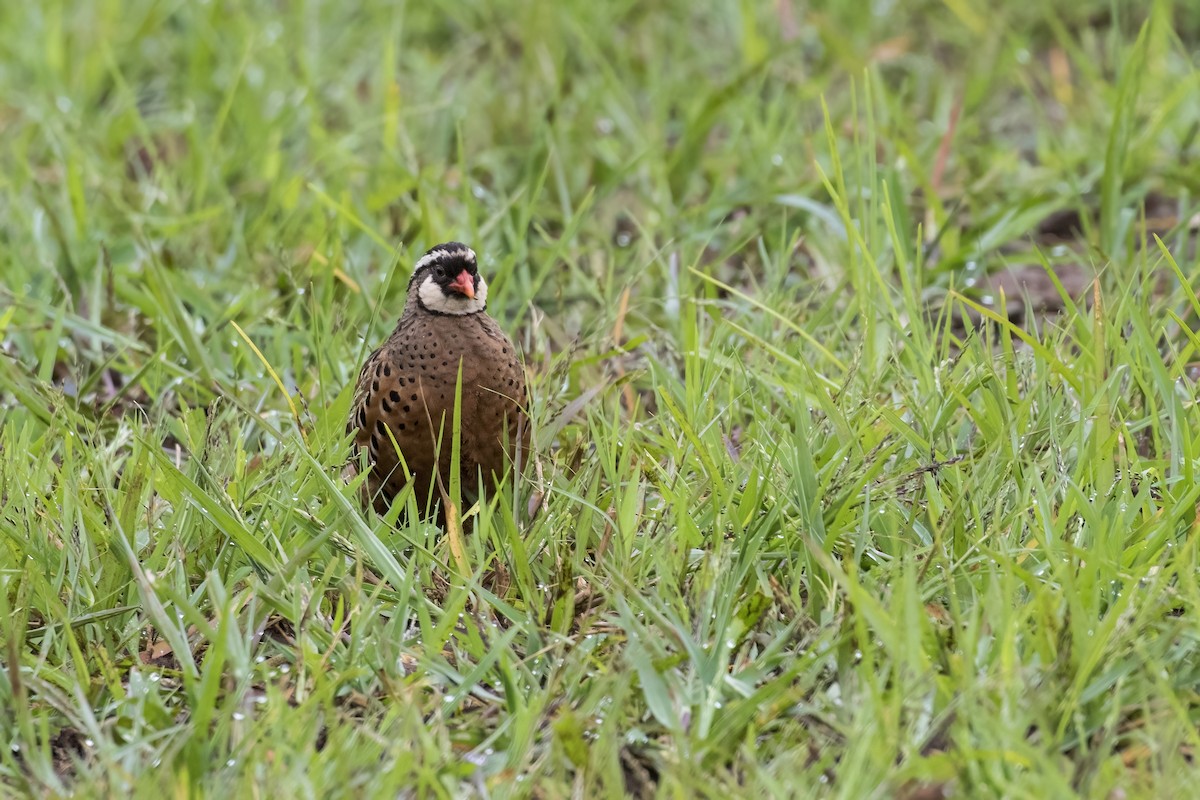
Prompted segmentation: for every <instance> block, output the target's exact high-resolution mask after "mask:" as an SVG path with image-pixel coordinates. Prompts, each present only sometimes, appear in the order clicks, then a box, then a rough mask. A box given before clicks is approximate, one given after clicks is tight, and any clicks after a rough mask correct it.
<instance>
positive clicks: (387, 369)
mask: <svg viewBox="0 0 1200 800" xmlns="http://www.w3.org/2000/svg"><path fill="white" fill-rule="evenodd" d="M383 377H385V378H390V377H392V365H391V364H384V365H383Z"/></svg>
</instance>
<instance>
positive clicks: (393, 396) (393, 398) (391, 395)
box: [388, 389, 400, 403]
mask: <svg viewBox="0 0 1200 800" xmlns="http://www.w3.org/2000/svg"><path fill="white" fill-rule="evenodd" d="M388 397H389V398H390V399H391V401H392V402H393V403H399V402H400V393H399V392H397V391H396V390H395V389H392V391H390V392H388Z"/></svg>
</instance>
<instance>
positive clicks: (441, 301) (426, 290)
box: [417, 275, 487, 317]
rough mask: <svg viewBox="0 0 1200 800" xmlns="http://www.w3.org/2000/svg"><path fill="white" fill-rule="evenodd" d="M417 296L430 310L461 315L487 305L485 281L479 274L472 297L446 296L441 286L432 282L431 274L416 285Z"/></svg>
mask: <svg viewBox="0 0 1200 800" xmlns="http://www.w3.org/2000/svg"><path fill="white" fill-rule="evenodd" d="M417 296H418V297H420V298H421V303H422V304H423V305H424V306H425V307H426V308H428V309H429V310H430V311H436V312H437V313H439V314H449V315H451V316H454V317H463V316H466V315H467V314H477V313H479V312H480V311H483V309H484V308H485V307H486V306H487V281H485V280H484V279H483V276H482V275H480V276H479V285H478V286H476V287H475V296H474V297H467V296H466V295H463V294H451V295H449V296H447V295H446V294H445V293H444V292H443V291H442V287H440V286H438V285H437V283H435V282H434V280H433V276H432V275H430V276H429V277H428V278H426V279H425V280H423V281H422V282H421V285H420V286H418V287H417Z"/></svg>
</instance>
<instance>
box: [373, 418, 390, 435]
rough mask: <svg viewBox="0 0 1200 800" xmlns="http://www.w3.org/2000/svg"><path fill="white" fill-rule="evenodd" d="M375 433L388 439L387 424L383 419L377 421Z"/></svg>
mask: <svg viewBox="0 0 1200 800" xmlns="http://www.w3.org/2000/svg"><path fill="white" fill-rule="evenodd" d="M375 431H376V432H377V433H378V434H379V435H380V436H382V437H383V438H384V439H386V438H387V423H386V422H384V421H383V420H381V419H377V420H375Z"/></svg>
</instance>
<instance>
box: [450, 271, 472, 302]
mask: <svg viewBox="0 0 1200 800" xmlns="http://www.w3.org/2000/svg"><path fill="white" fill-rule="evenodd" d="M446 288H448V289H453V290H454V291H456V292H458V293H459V294H464V295H466V296H467V297H469V298H471V299H474V298H475V279H474V278H472V277H471V273H469V272H467V271H466V270H465V269H464V270H463V271H462V272H460V273H458V277H457V278H455V279H454V281H453V282H452V283H451V284H450V285H449V286H447V287H446Z"/></svg>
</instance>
